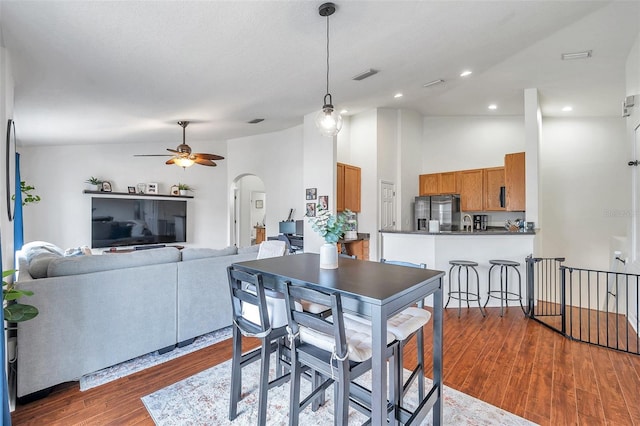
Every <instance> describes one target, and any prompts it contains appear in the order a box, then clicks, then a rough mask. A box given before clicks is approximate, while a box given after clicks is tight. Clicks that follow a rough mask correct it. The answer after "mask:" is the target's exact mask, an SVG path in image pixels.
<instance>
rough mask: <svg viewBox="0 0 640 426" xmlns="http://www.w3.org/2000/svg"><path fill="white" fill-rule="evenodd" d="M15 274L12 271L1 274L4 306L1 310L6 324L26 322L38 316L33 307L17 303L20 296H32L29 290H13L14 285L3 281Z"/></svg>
mask: <svg viewBox="0 0 640 426" xmlns="http://www.w3.org/2000/svg"><path fill="white" fill-rule="evenodd" d="M15 272H16V271H15V270H13V269H10V270H8V271H3V272H2V300H3V304H4V305H5V306H4V309H3V311H4V319H5V321H7V322H21V321H28V320H30V319H33V318H35V317H36V316H37V315H38V309H37V308H36V307H35V306H31V305H24V304H22V303H18V302H17V300H18V299H19V298H21V297H22V296H33V292H32V291H29V290H18V289H17V288H15V285H14V283H8V282H6V281H5V280H4V279H5V278H6V277H8V276H10V275H13V274H14V273H15ZM4 302H8V303H4Z"/></svg>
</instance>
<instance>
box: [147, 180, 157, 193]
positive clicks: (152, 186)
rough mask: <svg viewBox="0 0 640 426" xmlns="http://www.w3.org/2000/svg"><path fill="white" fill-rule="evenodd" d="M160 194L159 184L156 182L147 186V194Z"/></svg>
mask: <svg viewBox="0 0 640 426" xmlns="http://www.w3.org/2000/svg"><path fill="white" fill-rule="evenodd" d="M157 193H158V184H157V183H155V182H151V183H148V184H147V194H157Z"/></svg>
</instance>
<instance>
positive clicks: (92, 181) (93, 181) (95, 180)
mask: <svg viewBox="0 0 640 426" xmlns="http://www.w3.org/2000/svg"><path fill="white" fill-rule="evenodd" d="M85 182H86V183H90V184H91V185H100V184H101V183H102V179H100V178H97V177H93V176H91V177H90V178H89V179H87V180H85Z"/></svg>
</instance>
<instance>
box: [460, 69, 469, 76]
mask: <svg viewBox="0 0 640 426" xmlns="http://www.w3.org/2000/svg"><path fill="white" fill-rule="evenodd" d="M471 74H472V71H469V70H466V71H462V72H461V73H460V77H466V76H468V75H471Z"/></svg>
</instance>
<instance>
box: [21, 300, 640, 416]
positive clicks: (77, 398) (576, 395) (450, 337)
mask: <svg viewBox="0 0 640 426" xmlns="http://www.w3.org/2000/svg"><path fill="white" fill-rule="evenodd" d="M488 311H489V313H488V316H487V317H486V318H483V317H482V316H481V315H480V313H479V311H478V309H477V308H476V309H471V310H463V311H462V316H461V318H458V317H457V310H456V309H449V310H447V311H446V312H445V322H444V324H445V327H444V338H445V346H444V381H445V384H446V385H448V386H450V387H452V388H455V389H458V390H460V391H462V392H465V393H467V394H469V395H472V396H474V397H477V398H479V399H482V400H484V401H486V402H489V403H491V404H493V405H496V406H498V407H501V408H503V409H505V410H507V411H510V412H512V413H515V414H517V415H520V416H522V417H525V418H527V419H530V420H532V421H534V422H537V423H539V424H542V425H565V424H566V425H575V424H586V425H599V424H602V425H604V424H610V425H640V404H639V402H640V396H639V393H638V390H639V389H640V356H637V355H629V354H625V353H621V352H617V351H612V350H608V349H603V348H600V347H596V346H591V345H587V344H585V343H579V342H574V341H570V340H568V339H566V338H564V337H562V336H560V335H559V334H557V333H555V332H553V331H551V330H549V329H548V328H547V327H545V326H543V325H540V324H538V323H537V322H535V321H533V320H528V319H526V318H525V317H524V315H523V314H522V311H521V310H520V308H509V309H508V310H507V312H506V313H505V316H504V317H502V318H501V317H500V316H499V310H498V309H489V310H488ZM425 341H426V342H427V343H426V345H427V353H428V354H429V353H430V351H431V346H430V341H431V339H430V336H427V339H425ZM412 349H413V352H414V354H415V346H414V347H413V348H412ZM230 357H231V347H230V344H229V342H228V341H227V342H221V343H218V344H217V345H213V346H211V347H209V348H205V349H202V350H199V351H197V352H194V353H191V354H189V355H185V356H183V357H181V358H179V359H176V360H173V361H170V362H167V363H164V364H162V365H159V366H156V367H153V368H150V369H148V370H145V371H143V372H140V373H137V374H133V375H131V376H128V377H125V378H123V379H120V380H117V381H115V382H112V383H110V384H106V385H103V386H100V387H97V388H94V389H91V390H88V391H86V392H80V390H79V388H78V384H77V383H68V384H63V385H60V386H58V387H56V388H55V390H54V391H53V392H52V393H51V395H49V396H48V397H46V398H44V399H41V400H38V401H35V402H32V403H29V404H25V405H19V406H18V407H16V411H15V412H14V413H13V415H12V419H13V424H14V425H124V424H126V425H153V421H152V420H151V418H150V417H149V415H148V414H147V411H146V409H145V408H144V406H143V404H142V402H141V400H140V398H141V397H142V396H144V395H147V394H149V393H152V392H154V391H156V390H158V389H161V388H163V387H165V386H167V385H170V384H172V383H174V382H177V381H179V380H182V379H184V378H186V377H189V376H191V375H193V374H196V373H198V372H199V371H202V370H204V369H206V368H209V367H212V366H214V365H216V364H218V363H220V362H223V361H225V360H227V359H229V358H230ZM411 358H414V359H415V355H409V356H408V357H407V360H406V361H407V364H409V363H410V362H411V361H412V359H411ZM427 375H428V376H430V375H431V373H430V372H427Z"/></svg>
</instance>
